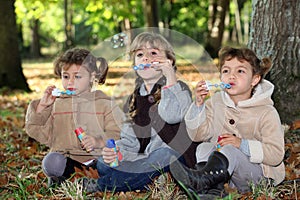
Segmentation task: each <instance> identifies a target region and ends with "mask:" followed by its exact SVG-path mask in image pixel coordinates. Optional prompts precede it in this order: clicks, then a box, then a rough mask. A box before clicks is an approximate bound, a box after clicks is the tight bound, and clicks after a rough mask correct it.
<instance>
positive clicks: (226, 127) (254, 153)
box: [185, 80, 285, 184]
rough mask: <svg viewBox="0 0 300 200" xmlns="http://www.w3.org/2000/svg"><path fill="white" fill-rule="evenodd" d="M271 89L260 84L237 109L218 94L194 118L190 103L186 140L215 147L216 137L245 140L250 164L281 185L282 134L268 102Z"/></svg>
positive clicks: (223, 94) (282, 177)
mask: <svg viewBox="0 0 300 200" xmlns="http://www.w3.org/2000/svg"><path fill="white" fill-rule="evenodd" d="M273 89H274V86H273V85H272V84H271V83H270V82H268V81H266V80H263V82H262V83H261V84H259V85H258V86H257V88H256V91H255V93H254V95H253V96H252V97H251V98H250V99H248V100H245V101H241V102H239V103H238V105H234V103H233V101H232V100H231V99H230V97H229V96H228V94H227V93H225V92H223V91H221V92H219V93H216V94H215V95H213V96H212V97H211V98H210V99H208V100H207V101H206V103H205V106H204V108H203V109H202V110H201V111H200V113H199V114H197V116H195V117H194V118H193V117H192V116H194V114H192V112H193V111H195V107H196V106H193V104H194V103H193V104H192V106H191V107H190V109H189V111H188V112H187V115H186V117H185V120H186V125H187V130H188V133H189V136H190V137H191V138H192V139H193V140H194V141H210V142H213V143H216V142H217V137H218V135H221V134H223V133H231V134H235V135H236V136H237V137H240V138H243V139H246V140H248V144H249V151H250V157H249V159H250V161H251V162H253V163H260V164H261V165H262V168H263V172H264V175H265V177H269V178H273V179H274V180H275V183H277V184H278V183H280V182H281V181H283V179H284V177H285V169H284V163H283V157H284V131H283V128H282V126H281V122H280V118H279V115H278V113H277V111H276V109H275V108H274V107H273V101H272V100H271V95H272V92H273Z"/></svg>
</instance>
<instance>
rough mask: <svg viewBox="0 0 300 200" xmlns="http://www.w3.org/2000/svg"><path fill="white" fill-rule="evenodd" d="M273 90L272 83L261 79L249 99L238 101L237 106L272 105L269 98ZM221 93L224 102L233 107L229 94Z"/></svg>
mask: <svg viewBox="0 0 300 200" xmlns="http://www.w3.org/2000/svg"><path fill="white" fill-rule="evenodd" d="M273 91H274V85H273V84H272V83H271V82H269V81H267V80H265V79H263V80H262V82H261V83H259V84H258V85H257V86H256V88H255V91H254V94H253V96H252V97H251V98H250V99H247V100H245V101H240V102H238V106H239V107H252V106H255V107H256V106H262V105H273V104H274V103H273V100H272V99H271V96H272V93H273ZM221 95H222V98H223V101H224V103H225V104H226V105H227V106H229V107H235V105H234V102H233V101H232V100H231V98H230V97H229V95H228V94H227V93H226V92H224V91H221Z"/></svg>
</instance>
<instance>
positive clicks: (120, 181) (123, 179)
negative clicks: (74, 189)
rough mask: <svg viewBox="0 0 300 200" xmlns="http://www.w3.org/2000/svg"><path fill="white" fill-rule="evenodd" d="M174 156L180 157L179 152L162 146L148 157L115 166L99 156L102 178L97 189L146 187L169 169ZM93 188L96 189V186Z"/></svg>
mask: <svg viewBox="0 0 300 200" xmlns="http://www.w3.org/2000/svg"><path fill="white" fill-rule="evenodd" d="M172 156H176V157H178V153H177V152H176V151H174V150H172V149H170V148H161V149H157V150H156V151H153V152H152V153H151V154H150V155H149V156H148V157H147V158H144V159H140V160H136V161H132V162H130V161H123V162H120V165H119V166H118V167H115V168H111V167H109V165H108V164H106V163H104V162H103V159H102V158H99V160H98V163H97V169H98V173H99V175H100V178H99V179H98V180H97V184H98V186H97V187H98V188H97V190H100V191H105V190H110V191H130V190H143V189H146V186H147V185H148V184H150V183H151V182H152V181H153V179H154V178H155V177H157V176H159V175H161V174H162V173H163V172H167V171H169V163H170V158H171V157H172ZM88 187H89V186H87V188H88ZM91 188H92V189H96V187H95V186H92V187H91ZM87 190H89V189H87ZM89 192H95V191H89Z"/></svg>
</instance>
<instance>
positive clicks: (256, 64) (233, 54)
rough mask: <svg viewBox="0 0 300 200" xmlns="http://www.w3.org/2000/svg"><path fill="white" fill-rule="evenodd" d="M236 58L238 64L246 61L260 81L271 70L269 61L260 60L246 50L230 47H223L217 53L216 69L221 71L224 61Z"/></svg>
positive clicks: (249, 50) (265, 59) (266, 59)
mask: <svg viewBox="0 0 300 200" xmlns="http://www.w3.org/2000/svg"><path fill="white" fill-rule="evenodd" d="M233 58H237V59H238V60H239V61H240V62H242V61H247V62H248V63H249V64H250V65H251V66H252V72H253V75H260V76H261V79H260V81H261V80H262V78H263V77H264V76H265V75H266V74H267V73H268V72H269V70H270V69H271V65H272V62H271V59H270V58H263V59H262V60H260V59H259V58H258V57H257V56H256V54H255V53H254V52H253V51H252V50H251V49H248V48H240V49H236V48H232V47H223V48H222V49H221V50H220V51H219V64H218V68H219V70H220V71H221V68H222V66H223V65H224V63H225V61H228V60H231V59H233Z"/></svg>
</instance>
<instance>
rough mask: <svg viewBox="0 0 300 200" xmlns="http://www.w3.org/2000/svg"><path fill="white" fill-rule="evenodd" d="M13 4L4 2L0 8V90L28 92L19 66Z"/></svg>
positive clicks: (11, 0) (10, 0)
mask: <svg viewBox="0 0 300 200" xmlns="http://www.w3.org/2000/svg"><path fill="white" fill-rule="evenodd" d="M14 3H15V1H13V0H5V1H2V2H1V6H0V35H1V37H0V52H1V54H0V88H2V87H5V86H6V87H9V88H11V89H21V90H24V91H30V89H29V87H28V84H27V82H26V78H25V76H24V74H23V71H22V66H21V57H20V52H19V48H18V33H17V25H16V15H15V7H14Z"/></svg>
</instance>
